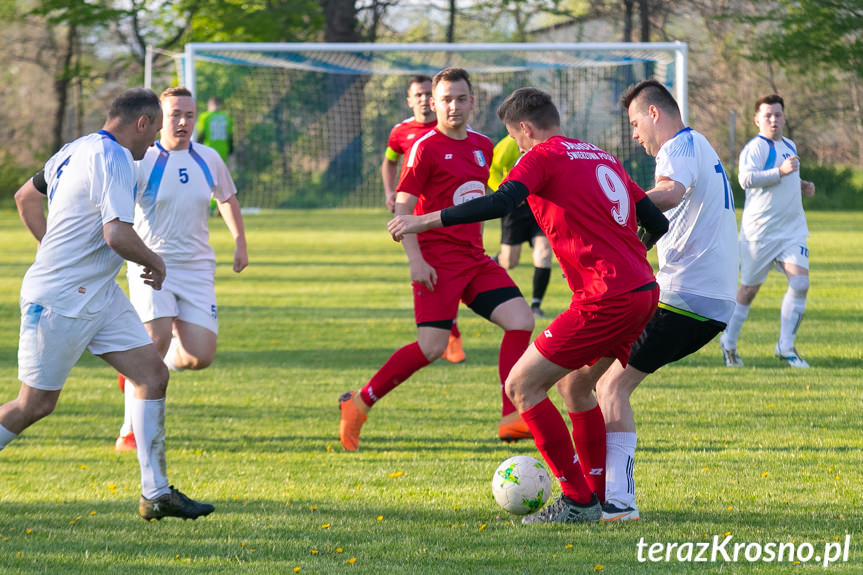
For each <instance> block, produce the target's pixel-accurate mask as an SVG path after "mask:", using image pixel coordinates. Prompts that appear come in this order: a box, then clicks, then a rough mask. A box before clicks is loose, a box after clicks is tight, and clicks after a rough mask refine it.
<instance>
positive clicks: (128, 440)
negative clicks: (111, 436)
mask: <svg viewBox="0 0 863 575" xmlns="http://www.w3.org/2000/svg"><path fill="white" fill-rule="evenodd" d="M137 449H138V444H137V443H135V432H134V431H133V432H131V433H129V434H128V435H118V436H117V442H116V443H114V451H137Z"/></svg>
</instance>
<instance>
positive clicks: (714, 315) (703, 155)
mask: <svg viewBox="0 0 863 575" xmlns="http://www.w3.org/2000/svg"><path fill="white" fill-rule="evenodd" d="M661 177H666V178H670V179H672V180H674V181H676V182H679V183H680V184H682V185H683V187H684V188H686V193H685V194H684V196H683V200H682V201H681V202H680V204H678V205H677V206H676V207H674V208H672V209H670V210H668V211H666V212H665V217H667V218H668V232H667V233H666V234H665V235H664V236H662V238H660V239H659V242H657V244H656V247H657V256H658V260H659V272H658V273H657V274H656V280H657V282H658V283H659V287H660V296H659V300H660V301H661V302H664V303H667V304H669V305H672V306H675V307H678V308H681V309H685V310H687V311H691V312H693V313H696V314H698V315H701V316H704V317H708V318H710V319H714V320H717V321H721V322H727V321H728V319H729V318H730V316H731V313H732V311H733V310H734V299H735V292H736V289H737V220H736V219H735V216H734V198H733V197H732V195H731V185H730V183H729V182H728V176H727V175H726V174H725V169H724V168H723V167H722V162H721V161H720V160H719V156H718V155H717V154H716V151H715V150H714V149H713V147H712V146H711V145H710V143H709V142H708V141H707V139H706V138H705V137H704V136H703V135H701V134H700V133H698V132H696V131H695V130H693V129H691V128H684V129H683V130H681V131H680V132H678V133H677V134H676V135H675V136H674V137H673V138H672V139H670V140H668V141H667V142H665V144H663V145H662V147H661V148H660V149H659V152H658V153H657V154H656V179H657V181H658V180H659V178H661Z"/></svg>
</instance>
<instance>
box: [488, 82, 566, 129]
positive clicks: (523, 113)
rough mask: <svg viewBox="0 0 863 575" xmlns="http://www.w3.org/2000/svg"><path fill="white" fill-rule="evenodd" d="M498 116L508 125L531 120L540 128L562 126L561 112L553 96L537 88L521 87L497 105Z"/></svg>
mask: <svg viewBox="0 0 863 575" xmlns="http://www.w3.org/2000/svg"><path fill="white" fill-rule="evenodd" d="M497 117H498V118H500V121H501V122H503V123H504V125H507V126H515V125H518V124H519V123H520V122H530V123H532V124H533V125H534V126H536V127H537V128H539V129H540V130H547V129H549V128H553V127H555V126H560V112H558V111H557V106H555V105H554V102H552V101H551V96H550V95H548V94H546V93H545V92H543V91H542V90H539V89H537V88H519V89H518V90H516V91H515V92H513V93H512V94H510V95H509V96H507V97H506V99H505V100H504V101H503V102H501V104H500V106H498V107H497Z"/></svg>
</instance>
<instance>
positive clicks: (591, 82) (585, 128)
mask: <svg viewBox="0 0 863 575" xmlns="http://www.w3.org/2000/svg"><path fill="white" fill-rule="evenodd" d="M446 66H458V67H462V68H465V69H466V70H467V71H468V72H469V73H470V75H471V83H472V85H473V90H474V97H475V106H474V112H473V116H472V118H471V120H470V125H471V127H472V128H473V129H474V130H476V131H478V132H481V133H483V134H486V135H487V136H489V137H490V138H491V139H492V140H493V141H494V142H497V141H498V140H499V139H500V138H502V137H503V136H504V135H506V130H505V129H504V127H503V125H502V124H501V123H500V121H499V120H498V119H497V114H496V110H497V106H498V104H500V102H501V101H503V99H504V98H505V97H506V96H507V95H509V94H510V93H511V92H512V91H513V90H515V89H516V88H520V87H524V86H534V87H537V88H540V89H542V90H544V91H546V92H549V93H550V94H551V95H552V97H553V99H554V102H555V103H556V104H557V106H558V108H559V109H560V112H561V121H562V124H563V130H564V133H565V134H566V135H568V136H571V137H574V138H578V139H581V140H586V141H589V142H591V143H594V144H596V145H598V146H600V147H601V148H603V149H605V150H606V151H608V152H610V153H612V154H615V155H616V156H618V157H619V158H620V159H621V160H622V161H623V162H624V164H625V166H626V168H627V170H628V171H629V172H630V174H632V176H633V177H634V179H636V181H638V182H639V183H640V184H642V185H643V186H647V185H650V182H651V180H652V175H653V161H652V159H650V158H648V157H647V156H645V154H644V152H643V151H642V149H641V147H640V146H639V145H638V143H637V142H634V141H633V140H632V139H631V138H630V129H629V124H628V120H627V118H626V114H625V113H624V111H623V110H622V109H621V107H620V104H619V100H620V95H621V94H622V92H623V91H624V90H625V89H626V88H627V86H629V85H630V84H632V83H634V82H638V81H640V80H643V79H647V78H655V79H657V80H659V81H660V82H662V83H663V84H665V85H666V86H667V87H668V88H669V89H670V90H671V91H672V93H673V94H674V95H675V96H676V97H677V99H678V101H679V103H680V104H681V111H682V112H683V113H684V119H685V113H686V111H685V106H686V45H685V44H680V43H664V44H658V43H647V44H434V45H432V44H411V45H394V44H389V45H387V44H255V43H252V44H230V43H221V44H206V43H195V44H188V45H186V49H185V52H184V54H183V55H182V57H181V58H180V61H179V62H178V68H179V70H180V71H181V72H182V83H184V84H185V85H186V86H187V87H189V88H190V89H191V90H192V91H193V92H194V94H195V96H196V98H197V100H198V105H199V106H200V109H202V110H203V109H204V107H205V106H206V102H207V99H208V98H209V97H211V96H218V97H219V98H221V100H222V109H223V110H224V111H226V112H228V113H229V114H230V115H231V117H232V119H233V122H234V150H235V151H234V158H233V161H232V168H233V172H234V176H235V180H236V183H237V188H238V189H239V190H240V196H239V197H240V201H241V203H242V205H243V206H245V207H251V206H255V207H260V208H307V207H336V206H338V207H381V206H383V185H382V182H381V176H380V165H381V162H382V160H383V154H384V150H385V148H386V144H387V137H388V136H389V132H390V130H391V129H392V127H393V126H394V125H395V124H397V123H398V122H401V121H402V120H404V119H405V118H408V117H410V116H411V115H412V112H411V110H410V109H409V108H408V107H407V104H406V102H405V96H406V92H407V85H406V84H407V82H408V80H409V78H410V77H411V76H413V75H415V74H426V75H429V76H433V75H434V74H435V73H436V72H438V71H439V70H440V69H442V68H444V67H446Z"/></svg>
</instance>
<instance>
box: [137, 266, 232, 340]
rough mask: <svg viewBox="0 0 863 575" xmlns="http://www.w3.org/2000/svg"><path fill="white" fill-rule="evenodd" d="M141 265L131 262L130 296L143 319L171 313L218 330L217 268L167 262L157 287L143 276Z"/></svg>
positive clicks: (168, 315) (165, 315)
mask: <svg viewBox="0 0 863 575" xmlns="http://www.w3.org/2000/svg"><path fill="white" fill-rule="evenodd" d="M142 269H143V268H141V266H139V265H137V264H133V263H130V264H129V265H128V267H127V270H126V275H127V277H128V279H129V299H130V300H132V305H133V306H134V307H135V310H136V311H137V312H138V316H139V317H140V318H141V321H143V322H145V323H146V322H148V321H153V320H154V319H158V318H160V317H172V318H176V319H180V320H182V321H187V322H189V323H193V324H195V325H199V326H201V327H203V328H205V329H208V330H210V331H211V332H213V333H219V320H218V308H217V306H216V285H215V272H214V270H213V268H212V267H211V266H201V267H198V268H197V269H189V268H188V267H186V266H172V265H171V264H167V273H166V275H165V281H164V283H162V289H160V290H154V289H153V288H151V287H150V286H148V285H147V284H145V283H144V280H142V279H141V270H142Z"/></svg>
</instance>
